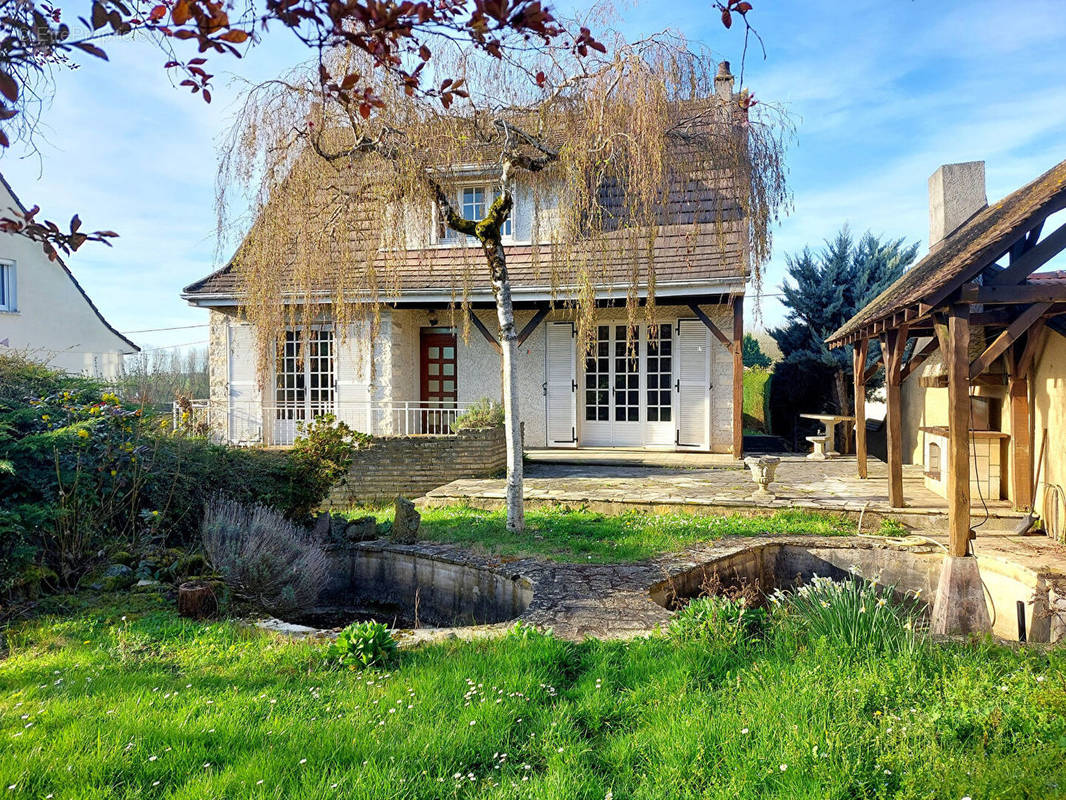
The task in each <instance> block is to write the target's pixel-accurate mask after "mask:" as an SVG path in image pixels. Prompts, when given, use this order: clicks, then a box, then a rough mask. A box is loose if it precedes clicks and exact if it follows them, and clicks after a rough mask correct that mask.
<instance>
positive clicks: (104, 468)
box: [0, 354, 359, 597]
mask: <svg viewBox="0 0 1066 800" xmlns="http://www.w3.org/2000/svg"><path fill="white" fill-rule="evenodd" d="M324 428H325V425H324V424H322V425H317V426H316V429H315V430H314V431H312V434H311V436H309V437H307V439H308V441H309V444H308V445H307V446H304V447H302V448H297V449H295V450H294V451H292V452H288V453H287V452H282V451H268V450H257V449H249V448H236V447H230V446H226V445H219V444H214V443H212V442H210V441H208V440H207V439H206V438H202V437H195V436H191V435H189V434H188V433H187V432H183V431H179V432H171V431H170V419H169V416H167V417H165V418H159V417H152V416H151V415H149V414H145V413H144V411H143V410H142V409H141V408H139V407H136V406H131V405H129V404H124V403H122V402H121V401H120V399H119V398H118V397H117V396H115V395H114V394H112V393H110V392H109V391H108V390H107V387H105V386H104V385H103V384H101V383H99V382H98V381H94V380H91V379H88V378H82V377H76V376H70V375H65V374H63V373H61V372H58V371H56V370H53V369H50V368H48V367H46V366H43V365H41V364H37V363H35V362H33V361H30V360H27V359H26V358H24V357H21V356H18V355H10V354H7V355H2V356H0V594H6V595H8V596H9V597H11V596H30V595H34V594H36V593H37V592H38V591H39V590H40V588H41V585H42V584H43V585H44V586H45V587H46V588H51V589H55V588H58V587H60V586H67V587H70V586H75V585H77V583H78V581H80V580H81V578H82V576H83V575H84V574H85V573H86V572H89V571H91V570H93V569H95V568H97V567H98V566H102V565H103V564H106V563H107V562H108V561H109V560H110V554H111V553H115V552H125V553H130V554H133V555H134V556H135V557H137V556H141V555H143V554H144V553H146V552H157V551H159V550H163V549H166V548H168V547H173V546H179V547H186V546H189V545H192V544H195V543H197V542H198V541H199V539H200V527H201V522H202V515H203V510H204V497H205V495H206V494H207V493H208V491H220V492H222V493H224V494H225V495H227V496H228V497H230V498H232V499H234V500H237V501H239V502H243V503H246V504H252V503H257V504H261V505H266V506H269V507H271V508H274V509H277V510H278V511H280V512H282V513H284V514H285V515H286V516H287V517H289V518H290V519H293V520H297V521H300V520H302V519H304V518H306V517H307V516H308V514H309V512H310V510H311V509H313V508H314V507H315V506H317V505H318V503H320V502H321V500H322V499H323V498H324V497H325V495H326V493H327V491H328V489H329V482H330V481H331V480H332V478H333V475H334V474H335V470H337V469H338V468H339V466H340V465H339V463H338V462H337V460H336V456H335V452H336V448H334V447H333V446H332V445H329V444H322V443H321V441H320V440H321V439H323V438H328V437H329V436H331V435H333V434H330V433H328V432H327V431H325V430H324ZM358 436H359V434H354V433H351V437H353V438H357V437H358ZM319 460H326V461H328V463H326V464H325V465H324V466H322V465H320V464H319Z"/></svg>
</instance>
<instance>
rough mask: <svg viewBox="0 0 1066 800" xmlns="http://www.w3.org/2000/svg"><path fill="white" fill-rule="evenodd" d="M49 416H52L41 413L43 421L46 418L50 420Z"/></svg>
mask: <svg viewBox="0 0 1066 800" xmlns="http://www.w3.org/2000/svg"><path fill="white" fill-rule="evenodd" d="M51 418H52V416H51V415H50V414H41V419H43V420H44V421H45V422H48V420H50V419H51Z"/></svg>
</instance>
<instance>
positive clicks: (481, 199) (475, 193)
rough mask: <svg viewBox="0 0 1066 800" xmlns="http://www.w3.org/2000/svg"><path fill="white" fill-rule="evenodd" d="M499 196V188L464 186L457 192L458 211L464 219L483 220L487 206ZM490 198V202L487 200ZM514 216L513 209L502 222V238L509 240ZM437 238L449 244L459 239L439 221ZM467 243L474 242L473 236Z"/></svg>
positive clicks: (468, 237)
mask: <svg viewBox="0 0 1066 800" xmlns="http://www.w3.org/2000/svg"><path fill="white" fill-rule="evenodd" d="M499 196H500V190H499V188H498V187H497V188H492V187H489V186H464V187H463V188H462V189H460V190H459V195H458V200H459V206H458V209H457V210H458V211H459V213H460V214H462V216H463V218H464V219H472V220H481V219H484V218H485V214H486V213H488V210H489V206H490V205H491V204H492V202H493V201H494V200H495V199H496V198H497V197H499ZM489 197H491V198H492V200H488V199H487V198H489ZM513 216H514V208H512V209H511V213H510V215H508V217H507V219H506V220H504V223H503V226H502V227H501V229H500V233H501V234H503V238H505V239H509V238H511V230H512V228H511V218H512V217H513ZM439 236H440V238H441V239H446V240H448V241H449V242H451V241H454V240H456V239H458V238H459V233H458V232H457V231H454V230H452V229H451V228H449V227H448V226H447V224H446V223H445V222H444V221H443V220H441V224H440V231H439ZM466 240H467V242H468V243H470V242H474V241H476V240H475V239H474V237H473V236H467V237H466Z"/></svg>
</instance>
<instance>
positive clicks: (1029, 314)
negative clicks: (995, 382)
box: [967, 303, 1051, 379]
mask: <svg viewBox="0 0 1066 800" xmlns="http://www.w3.org/2000/svg"><path fill="white" fill-rule="evenodd" d="M1050 307H1051V304H1050V303H1034V304H1033V305H1031V306H1029V308H1027V309H1025V311H1023V312H1022V313H1021V314H1020V315H1019V316H1018V318H1017V319H1016V320H1014V322H1012V323H1011V324H1010V325H1008V326H1007V329H1006V330H1005V331H1003V333H1001V334H1000V335H999V336H997V337H996V338H995V339H993V340H992V344H990V345H989V346H988V347H986V348H985V351H984V352H983V353H981V355H979V356H978V357H977V358H975V359H974V360H973V363H971V364H970V374H969V376H968V377H969V378H970V379H972V378H976V377H977V376H978V375H980V374H981V373H983V372H984V371H985V370H986V369H988V368H989V367H990V366H992V362H993V361H995V360H996V359H997V358H999V357H1000V356H1001V355H1002V354H1003V353H1004V351H1005V350H1006V349H1007V348H1008V347H1010V346H1011V345H1012V344H1014V343H1015V342H1016V341H1017V340H1018V338H1019V337H1020V336H1021V335H1022V334H1023V333H1025V332H1026V331H1027V330H1029V328H1030V327H1032V325H1033V323H1035V322H1036V321H1037V320H1038V319H1040V317H1041V316H1042V315H1043V313H1044V312H1045V311H1047V310H1048V308H1050ZM967 324H968V323H967Z"/></svg>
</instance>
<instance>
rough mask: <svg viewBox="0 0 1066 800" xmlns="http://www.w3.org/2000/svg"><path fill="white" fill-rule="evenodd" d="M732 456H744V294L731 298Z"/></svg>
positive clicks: (705, 323)
mask: <svg viewBox="0 0 1066 800" xmlns="http://www.w3.org/2000/svg"><path fill="white" fill-rule="evenodd" d="M708 322H709V320H708V321H707V322H704V323H703V324H704V325H707V324H708ZM712 333H713V329H712ZM733 458H744V295H737V296H736V297H734V298H733Z"/></svg>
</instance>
